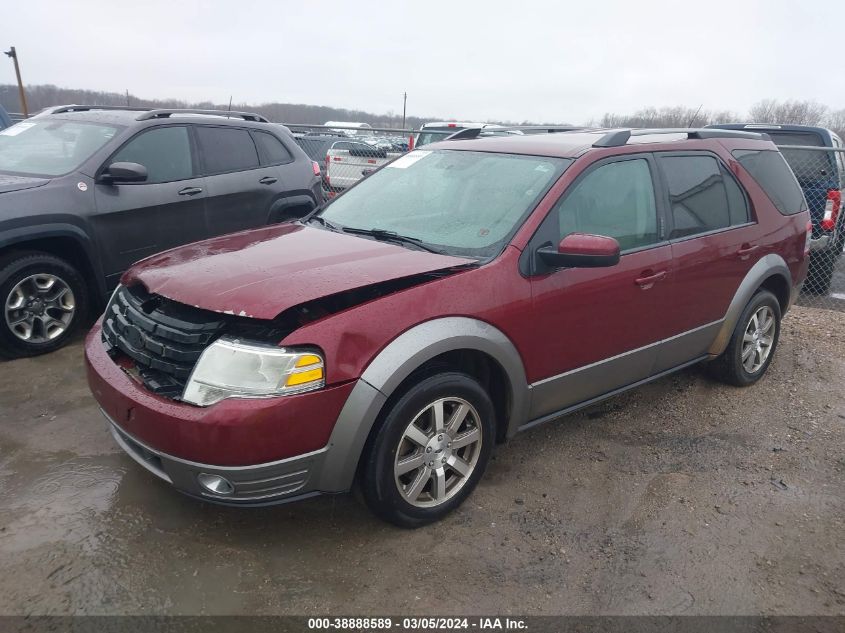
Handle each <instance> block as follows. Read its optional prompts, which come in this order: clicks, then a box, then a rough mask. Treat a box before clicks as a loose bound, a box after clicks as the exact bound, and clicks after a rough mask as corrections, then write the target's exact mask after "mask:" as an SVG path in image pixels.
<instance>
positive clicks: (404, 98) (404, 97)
mask: <svg viewBox="0 0 845 633" xmlns="http://www.w3.org/2000/svg"><path fill="white" fill-rule="evenodd" d="M407 105H408V93H407V92H403V93H402V129H403V130H404V129H405V106H407Z"/></svg>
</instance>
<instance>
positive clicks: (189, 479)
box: [101, 409, 326, 505]
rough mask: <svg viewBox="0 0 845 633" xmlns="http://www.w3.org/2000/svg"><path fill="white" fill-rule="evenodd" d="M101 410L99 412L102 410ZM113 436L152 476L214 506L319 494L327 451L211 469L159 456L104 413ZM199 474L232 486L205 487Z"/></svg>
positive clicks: (157, 452)
mask: <svg viewBox="0 0 845 633" xmlns="http://www.w3.org/2000/svg"><path fill="white" fill-rule="evenodd" d="M101 411H102V409H101ZM103 415H104V416H105V417H106V419H107V420H108V422H109V427H110V430H111V434H112V437H114V439H115V441H116V442H117V443H118V445H119V446H120V447H121V448H122V449H123V450H124V451H126V453H127V454H128V455H129V456H130V457H131V458H132V459H134V460H135V461H136V462H138V463H139V464H140V465H141V466H143V467H144V468H146V469H147V470H148V471H149V472H151V473H152V474H153V475H155V476H156V477H158V478H159V479H162V480H164V481H166V482H167V483H169V484H171V485H172V486H173V487H174V488H176V489H177V490H179V491H180V492H184V493H185V494H187V495H190V496H192V497H198V498H200V499H204V500H207V501H212V502H215V503H225V504H233V505H266V504H271V503H281V502H284V501H294V500H298V499H302V498H305V497H310V496H314V495H317V494H319V492H317V491H316V490H314V489H313V486H312V485H311V482H312V475H313V474H314V473H316V472H318V471H319V468H320V465H321V464H322V460H323V457H324V456H325V453H326V449H325V448H323V449H320V450H318V451H314V452H313V453H308V454H306V455H300V456H298V457H291V458H289V459H282V460H279V461H277V462H270V463H267V464H256V465H254V466H214V465H211V464H200V463H198V462H192V461H188V460H185V459H180V458H179V457H174V456H173V455H168V454H167V453H162V452H161V451H158V450H156V449H154V448H152V447H150V446H147V445H146V444H144V443H142V442H140V441H139V440H138V439H137V438H134V437H132V436H131V435H129V434H128V433H127V432H126V431H124V430H123V429H121V428H120V427H119V426H118V425H117V424H115V422H114V420H112V419H111V418H110V417H109V415H108V414H107V413H106V412H105V411H103ZM200 475H217V476H218V477H222V478H223V479H225V481H226V482H228V483H229V484H230V485H231V488H232V490H231V492H228V493H219V492H213V491H211V490H209V489H207V488H204V487H203V486H202V485H201V484H200V480H199V476H200Z"/></svg>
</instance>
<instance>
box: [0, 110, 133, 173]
mask: <svg viewBox="0 0 845 633" xmlns="http://www.w3.org/2000/svg"><path fill="white" fill-rule="evenodd" d="M116 132H117V128H116V127H114V126H110V125H100V124H95V123H85V122H82V121H61V120H55V119H40V120H37V121H34V120H33V121H21V122H20V123H18V124H17V125H13V126H12V127H9V128H6V129H5V130H0V171H2V172H5V173H13V174H27V175H36V176H58V175H60V174H66V173H68V172H70V171H73V170H74V169H76V168H77V167H79V166H80V165H81V164H82V163H84V162H85V161H86V160H88V158H90V157H91V155H92V154H94V152H96V151H97V150H98V149H100V148H101V147H102V146H103V145H105V144H106V143H108V142H109V141H110V140H111V139H112V138H113V137H114V135H115V133H116Z"/></svg>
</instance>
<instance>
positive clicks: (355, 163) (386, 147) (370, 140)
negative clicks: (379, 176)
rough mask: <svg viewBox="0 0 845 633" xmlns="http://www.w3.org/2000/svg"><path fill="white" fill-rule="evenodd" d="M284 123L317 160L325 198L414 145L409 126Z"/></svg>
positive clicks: (342, 189) (412, 131)
mask: <svg viewBox="0 0 845 633" xmlns="http://www.w3.org/2000/svg"><path fill="white" fill-rule="evenodd" d="M285 125H286V126H287V127H288V129H290V131H291V132H292V133H293V135H294V138H295V139H296V142H297V143H298V144H299V146H300V147H301V148H302V149H303V150H304V151H305V153H306V154H308V156H309V157H310V158H311V160H313V161H316V162H317V163H319V165H320V170H321V171H322V176H323V195H324V196H325V197H326V198H332V197H334V196H336V195H337V194H339V193H341V192H342V191H344V190H346V189H348V188H349V187H351V186H352V185H354V184H355V183H356V182H358V181H359V180H361V179H362V178H365V177H366V176H367V175H369V174H370V173H372V172H373V171H374V170H376V169H378V168H379V167H381V166H382V165H384V164H385V163H388V162H390V161H391V160H393V159H394V158H397V157H399V156H400V155H402V154H404V153H405V152H407V151H409V150H410V149H411V148H412V147H413V145H414V134H415V132H414V130H410V129H393V128H372V127H369V126H366V125H364V126H358V125H356V126H352V125H348V124H347V125H344V124H342V123H338V124H337V126H331V125H297V124H285Z"/></svg>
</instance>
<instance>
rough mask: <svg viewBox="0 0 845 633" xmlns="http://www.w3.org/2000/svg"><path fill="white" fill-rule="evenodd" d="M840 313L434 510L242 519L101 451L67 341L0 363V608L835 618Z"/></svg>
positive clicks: (640, 397)
mask: <svg viewBox="0 0 845 633" xmlns="http://www.w3.org/2000/svg"><path fill="white" fill-rule="evenodd" d="M843 331H845V314H842V313H840V312H836V311H829V310H816V309H809V308H800V307H799V308H795V309H794V310H793V311H792V312H791V313H790V315H789V316H788V317H787V319H786V321H785V322H784V327H783V335H782V339H781V345H780V349H779V350H778V352H777V357H776V359H775V362H774V364H773V365H772V367H771V370H770V372H769V374H768V376H767V377H766V378H764V379H763V381H761V382H760V383H758V384H757V385H756V386H754V387H751V388H749V389H735V388H730V387H725V386H723V385H719V384H716V383H714V382H712V381H710V380H709V379H708V378H706V377H705V376H704V374H703V372H702V371H701V370H700V369H695V368H694V369H691V370H688V371H684V372H682V373H680V374H676V375H674V376H672V377H669V378H666V379H663V380H660V381H658V382H655V383H652V384H650V385H648V386H645V387H643V388H640V389H637V390H635V391H632V392H629V393H628V394H626V395H623V396H620V397H617V398H615V399H612V400H609V401H607V402H605V403H604V404H602V405H600V406H598V407H594V408H592V409H590V410H588V411H585V412H583V413H581V414H577V415H573V416H570V417H568V418H565V419H563V420H561V421H559V422H557V423H553V424H550V425H547V426H545V427H540V428H537V429H535V430H533V431H529V432H526V433H524V434H522V435H520V436H518V437H517V438H515V439H514V440H513V441H512V442H511V443H510V444H508V445H506V446H503V447H501V448H500V449H499V450H498V451H497V453H496V455H495V457H494V461H493V462H492V463H491V465H490V468H489V469H488V472H487V473H486V475H485V477H484V479H483V480H482V482H481V485H480V486H479V488H478V489H477V490H476V492H475V493H474V494H473V495H472V496H471V497H470V499H469V500H468V502H467V503H466V504H465V505H464V507H463V508H461V509H460V510H459V511H457V512H455V513H454V514H453V515H451V516H450V517H448V518H447V519H446V520H444V521H442V522H441V523H439V524H436V525H433V526H430V527H427V528H423V529H419V530H416V531H405V530H400V529H397V528H394V527H392V526H389V525H386V524H383V523H380V522H379V521H377V520H376V519H374V518H373V517H371V516H370V515H369V514H368V513H367V511H366V510H365V509H364V508H363V507H361V506H360V505H359V504H358V503H357V502H356V501H355V500H354V499H353V498H351V497H350V496H346V495H344V496H338V497H331V498H319V499H314V500H310V501H306V502H302V503H298V504H291V505H287V506H279V507H275V508H264V509H233V508H221V507H216V506H212V505H208V504H203V503H200V502H197V501H194V500H191V499H188V498H186V497H183V496H181V495H179V494H178V493H176V492H174V491H173V490H171V489H170V488H169V487H168V486H166V485H165V484H163V483H162V482H159V481H158V480H156V479H154V478H153V477H152V476H151V475H149V474H148V473H147V472H145V471H144V470H142V469H141V468H140V467H138V466H137V465H135V463H134V462H132V461H131V460H130V459H129V458H128V457H126V456H124V455H123V454H122V453H121V451H120V450H119V449H118V448H117V447H116V446H115V445H114V443H113V442H112V439H111V437H110V436H109V434H108V432H107V430H106V426H105V423H104V421H103V420H102V418H101V417H100V414H99V413H98V411H97V409H96V407H95V405H94V402H93V400H92V399H91V397H90V396H89V394H88V390H87V387H86V385H85V381H84V376H83V371H82V361H81V351H82V349H81V343H77V344H74V345H72V346H70V347H68V348H66V349H64V350H61V351H60V352H58V353H56V354H53V355H52V356H48V357H41V358H35V359H27V360H18V361H14V362H10V363H5V364H0V412H2V419H0V568H2V570H3V573H2V574H0V613H2V614H81V613H89V614H112V613H132V614H140V613H144V614H153V613H154V614H222V613H226V614H234V613H248V614H282V613H296V614H324V613H337V612H343V613H349V614H353V613H355V614H368V615H372V614H376V613H389V614H415V613H420V614H422V613H428V614H440V615H443V614H458V613H461V614H483V613H488V614H489V613H502V614H506V613H513V614H564V613H565V614H803V615H810V614H814V615H815V614H818V615H821V614H839V615H842V614H845V551H844V550H843V547H842V536H843V534H845V452H844V451H843V449H845V398H843V388H842V385H843V384H845V360H843V358H845V355H843V352H845V336H843V334H842V332H843Z"/></svg>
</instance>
